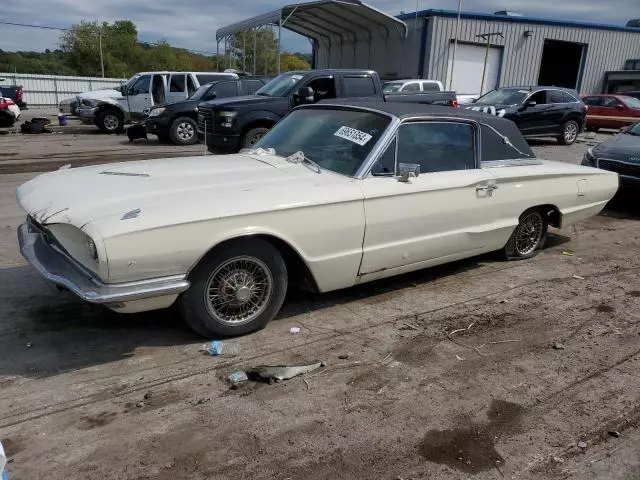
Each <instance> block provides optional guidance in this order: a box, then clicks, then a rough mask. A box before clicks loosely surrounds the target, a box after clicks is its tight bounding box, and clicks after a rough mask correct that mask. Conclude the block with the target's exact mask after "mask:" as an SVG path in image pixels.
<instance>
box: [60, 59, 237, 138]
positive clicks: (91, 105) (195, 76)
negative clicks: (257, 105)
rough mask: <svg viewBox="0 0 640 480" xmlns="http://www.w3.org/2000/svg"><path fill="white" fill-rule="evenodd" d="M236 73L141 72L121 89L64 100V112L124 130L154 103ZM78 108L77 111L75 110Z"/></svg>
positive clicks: (186, 94)
mask: <svg viewBox="0 0 640 480" xmlns="http://www.w3.org/2000/svg"><path fill="white" fill-rule="evenodd" d="M235 78H238V75H237V74H235V73H218V72H166V71H165V72H140V73H136V74H135V75H134V76H133V77H131V78H130V79H129V80H127V81H126V82H125V83H124V84H123V85H122V86H120V87H119V88H117V89H105V90H96V91H92V92H85V93H81V94H79V95H77V96H76V98H75V102H74V101H73V100H72V99H67V100H63V101H62V102H61V104H60V109H61V111H63V112H64V111H65V110H69V111H70V112H69V113H75V114H76V115H77V116H78V117H79V118H80V120H82V121H83V122H84V123H87V124H95V125H96V126H97V127H98V128H99V129H100V130H101V131H102V132H104V133H120V132H122V130H123V129H124V124H125V122H130V121H135V120H138V119H139V118H141V117H142V116H143V114H144V112H145V111H148V110H149V109H151V108H152V107H153V106H154V105H160V104H167V103H175V102H179V101H181V100H186V99H187V98H189V97H190V96H191V95H192V94H193V93H194V92H195V91H196V90H197V89H198V88H199V87H200V86H201V85H204V84H206V83H209V82H212V81H214V80H225V79H235ZM72 110H74V111H72Z"/></svg>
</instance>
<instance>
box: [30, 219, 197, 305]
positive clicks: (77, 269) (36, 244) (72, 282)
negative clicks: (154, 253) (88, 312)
mask: <svg viewBox="0 0 640 480" xmlns="http://www.w3.org/2000/svg"><path fill="white" fill-rule="evenodd" d="M18 241H19V243H20V252H21V253H22V256H23V257H24V258H25V259H26V260H27V261H28V262H29V263H30V264H31V265H32V266H33V267H35V269H36V270H38V271H39V272H40V274H41V275H42V276H43V277H44V278H46V279H47V280H49V281H50V282H52V283H53V284H55V285H58V286H59V287H62V288H63V289H66V290H69V291H71V292H72V293H74V294H75V295H77V296H78V297H80V298H81V299H83V300H85V301H87V302H90V303H99V304H114V303H126V302H133V301H137V300H144V299H150V298H155V297H163V296H167V295H178V294H180V293H182V292H184V291H186V290H187V289H188V288H189V281H188V280H187V279H186V278H185V276H184V275H173V276H169V277H160V278H152V279H149V280H140V281H136V282H127V283H112V284H106V283H103V282H101V281H100V280H99V279H97V278H96V277H95V275H93V274H92V273H91V272H89V271H88V270H87V269H85V268H84V267H82V266H81V265H80V264H78V263H76V262H75V261H74V260H73V259H71V258H70V257H69V256H68V255H67V254H66V253H65V252H63V251H62V250H60V249H58V248H57V247H56V246H55V245H52V244H51V243H50V242H49V241H47V238H46V232H44V231H43V230H41V229H40V228H38V227H37V226H36V225H34V224H33V223H31V222H25V223H23V224H22V225H21V226H20V228H19V229H18Z"/></svg>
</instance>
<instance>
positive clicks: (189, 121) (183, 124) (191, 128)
mask: <svg viewBox="0 0 640 480" xmlns="http://www.w3.org/2000/svg"><path fill="white" fill-rule="evenodd" d="M170 135H171V140H173V143H175V144H176V145H193V144H194V143H197V142H198V125H197V124H196V121H195V120H194V119H193V118H189V117H179V118H176V119H175V120H174V121H173V123H172V124H171V131H170Z"/></svg>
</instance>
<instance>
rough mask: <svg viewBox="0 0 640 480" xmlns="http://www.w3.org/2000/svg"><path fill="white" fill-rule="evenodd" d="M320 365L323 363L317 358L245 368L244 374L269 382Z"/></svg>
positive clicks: (290, 376) (301, 373)
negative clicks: (307, 361) (298, 362)
mask: <svg viewBox="0 0 640 480" xmlns="http://www.w3.org/2000/svg"><path fill="white" fill-rule="evenodd" d="M322 366H324V363H323V362H320V361H319V360H316V361H313V362H311V363H302V364H295V365H259V366H257V367H253V368H251V369H249V370H247V371H246V374H247V375H248V377H249V378H252V379H256V380H263V381H264V380H266V381H267V382H269V383H271V382H272V381H274V380H276V381H278V380H289V379H291V378H293V377H297V376H298V375H304V374H305V373H309V372H313V371H314V370H317V369H318V368H320V367H322Z"/></svg>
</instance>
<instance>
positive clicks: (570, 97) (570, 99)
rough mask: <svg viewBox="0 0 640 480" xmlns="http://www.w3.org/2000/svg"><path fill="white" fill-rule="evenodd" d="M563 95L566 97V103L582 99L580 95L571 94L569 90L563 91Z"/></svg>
mask: <svg viewBox="0 0 640 480" xmlns="http://www.w3.org/2000/svg"><path fill="white" fill-rule="evenodd" d="M562 97H563V98H564V103H574V102H579V101H580V100H579V99H578V97H576V96H574V95H572V94H570V93H569V92H562Z"/></svg>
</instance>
